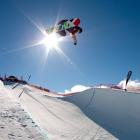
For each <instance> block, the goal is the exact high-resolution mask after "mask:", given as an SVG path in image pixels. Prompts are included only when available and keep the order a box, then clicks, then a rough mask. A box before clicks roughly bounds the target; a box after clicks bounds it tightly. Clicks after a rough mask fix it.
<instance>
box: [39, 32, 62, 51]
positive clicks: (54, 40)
mask: <svg viewBox="0 0 140 140" xmlns="http://www.w3.org/2000/svg"><path fill="white" fill-rule="evenodd" d="M60 41H62V38H60V37H58V36H57V35H56V33H51V34H49V35H48V34H46V35H45V37H44V38H43V40H42V41H41V44H42V45H44V46H45V47H47V48H49V49H52V48H56V47H58V45H59V42H60Z"/></svg>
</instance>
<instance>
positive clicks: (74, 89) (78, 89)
mask: <svg viewBox="0 0 140 140" xmlns="http://www.w3.org/2000/svg"><path fill="white" fill-rule="evenodd" d="M89 88H91V87H88V86H83V85H75V86H73V87H72V88H71V89H70V90H65V93H73V92H81V91H84V90H87V89H89Z"/></svg>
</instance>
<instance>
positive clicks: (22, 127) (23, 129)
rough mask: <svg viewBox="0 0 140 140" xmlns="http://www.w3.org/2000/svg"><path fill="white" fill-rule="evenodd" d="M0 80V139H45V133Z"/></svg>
mask: <svg viewBox="0 0 140 140" xmlns="http://www.w3.org/2000/svg"><path fill="white" fill-rule="evenodd" d="M10 94H11V93H10V92H9V91H8V90H6V89H5V87H4V85H3V83H2V82H1V81H0V140H45V139H46V138H45V135H44V133H43V132H41V130H40V129H39V127H38V126H37V125H36V124H35V122H34V121H33V120H32V119H31V117H30V116H29V115H28V114H27V113H26V112H25V111H24V109H23V108H22V107H21V106H20V104H19V103H18V102H17V101H15V100H14V98H12V97H11V95H10Z"/></svg>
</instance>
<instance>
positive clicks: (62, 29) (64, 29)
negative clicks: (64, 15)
mask: <svg viewBox="0 0 140 140" xmlns="http://www.w3.org/2000/svg"><path fill="white" fill-rule="evenodd" d="M79 24H80V19H79V18H74V19H70V20H68V19H63V20H61V21H59V22H58V23H57V24H56V26H55V27H52V28H50V29H47V30H46V32H47V33H51V32H53V31H54V32H56V33H58V34H59V35H60V36H63V37H65V36H67V35H70V36H71V37H72V39H73V41H74V45H77V39H76V35H77V34H78V33H82V28H81V27H79Z"/></svg>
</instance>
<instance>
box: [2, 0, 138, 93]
mask: <svg viewBox="0 0 140 140" xmlns="http://www.w3.org/2000/svg"><path fill="white" fill-rule="evenodd" d="M139 5H140V2H139V1H138V0H137V1H136V0H126V1H122V0H86V1H83V0H71V1H66V0H30V1H29V0H20V1H19V0H0V19H1V20H0V42H1V45H0V68H1V70H0V73H1V75H4V74H5V73H6V74H7V75H16V76H20V75H23V76H24V78H27V77H28V75H29V74H31V75H32V77H31V82H33V83H36V84H39V85H42V86H45V87H48V88H50V89H52V90H55V91H64V90H65V89H69V88H71V87H72V86H73V85H76V84H82V85H87V86H89V85H97V84H100V83H107V84H108V83H118V82H119V81H121V80H122V79H123V78H125V75H126V73H127V71H128V70H132V71H133V77H132V78H133V79H140V9H139ZM73 17H79V18H80V19H81V24H80V26H81V27H82V28H83V33H82V34H80V35H79V36H78V45H77V47H74V46H73V43H72V41H71V39H70V38H69V41H68V42H61V43H60V44H59V47H60V49H61V50H62V51H63V52H64V53H65V55H66V56H67V58H69V59H70V60H71V63H70V61H69V60H68V59H66V57H63V56H60V55H59V54H58V53H57V52H56V51H55V50H51V51H50V53H49V56H48V58H47V60H45V59H44V58H45V55H46V53H45V50H44V47H43V46H42V45H40V46H36V47H32V48H30V47H29V46H30V45H31V44H33V43H35V42H36V41H38V40H40V39H41V38H42V36H43V35H42V33H41V32H40V31H39V30H38V29H37V27H36V26H35V25H34V24H36V25H39V26H40V27H44V29H45V28H47V27H49V26H52V25H53V24H54V23H55V22H56V20H57V21H59V20H61V19H69V18H70V19H71V18H73ZM67 40H68V38H67ZM25 48H26V49H25ZM44 61H45V64H44Z"/></svg>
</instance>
